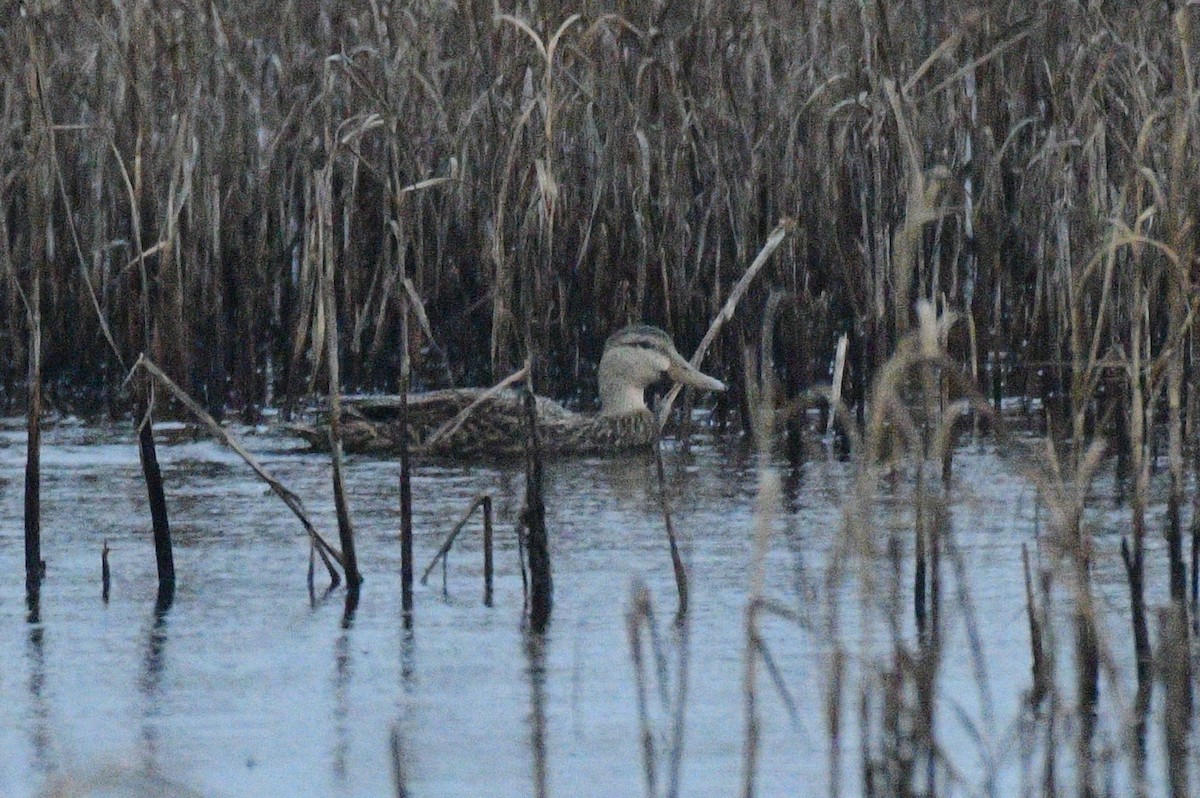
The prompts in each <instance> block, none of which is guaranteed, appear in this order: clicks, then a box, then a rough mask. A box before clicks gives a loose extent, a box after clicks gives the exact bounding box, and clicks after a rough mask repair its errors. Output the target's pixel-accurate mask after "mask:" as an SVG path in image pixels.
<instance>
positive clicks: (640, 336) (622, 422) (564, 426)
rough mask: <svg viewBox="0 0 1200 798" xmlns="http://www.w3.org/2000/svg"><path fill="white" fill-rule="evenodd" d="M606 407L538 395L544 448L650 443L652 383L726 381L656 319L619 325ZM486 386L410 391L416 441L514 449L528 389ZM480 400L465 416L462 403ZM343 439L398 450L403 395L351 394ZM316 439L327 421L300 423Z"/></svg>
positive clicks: (482, 451)
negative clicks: (683, 351)
mask: <svg viewBox="0 0 1200 798" xmlns="http://www.w3.org/2000/svg"><path fill="white" fill-rule="evenodd" d="M598 378H599V387H600V412H598V413H596V414H594V415H590V414H582V413H574V412H571V411H570V410H567V409H566V408H564V407H563V406H562V405H560V404H558V403H557V402H555V401H553V400H551V399H547V398H545V397H543V396H539V397H537V399H536V404H535V407H536V408H537V421H538V430H539V440H540V441H541V447H542V451H544V452H547V453H557V454H603V453H608V452H619V451H623V450H628V449H636V448H640V447H644V446H648V445H649V444H651V443H652V442H653V441H654V437H655V436H656V435H657V434H658V422H657V420H656V419H655V417H654V413H652V412H651V411H650V408H648V407H647V406H646V397H645V392H646V388H647V387H648V386H650V385H652V384H653V383H655V382H658V381H659V380H661V379H669V380H673V381H674V382H677V383H681V384H683V385H688V386H691V387H693V388H702V389H705V390H709V391H723V390H725V385H724V383H722V382H721V381H720V380H717V379H714V378H713V377H710V376H708V375H707V374H704V373H702V372H700V371H699V370H697V369H695V368H693V367H692V366H691V364H689V363H688V362H687V361H686V360H684V358H683V356H682V355H680V354H679V352H678V351H677V350H676V349H675V344H674V343H672V341H671V338H670V336H668V335H667V334H666V333H665V332H663V331H662V330H660V329H658V328H657V327H651V326H649V325H644V324H635V325H631V326H629V327H626V328H624V329H623V330H620V331H619V332H616V333H613V335H611V336H609V339H608V341H606V342H605V344H604V354H603V355H602V356H601V358H600V368H599V374H598ZM486 393H487V391H486V390H485V389H482V388H461V389H448V390H440V391H431V392H429V393H422V394H413V395H411V396H409V398H408V434H409V446H410V447H411V449H412V451H414V452H426V453H430V454H440V455H453V456H472V455H500V456H504V455H515V454H520V453H522V452H524V450H525V439H526V437H527V432H526V430H527V424H526V418H525V408H524V404H523V402H522V393H521V392H519V391H515V390H503V391H499V392H495V393H494V394H493V395H491V396H487V397H486V398H484V399H483V400H482V401H480V398H481V397H482V396H485V394H486ZM472 403H478V404H477V405H476V406H475V407H474V408H472V409H471V411H470V412H469V413H468V414H466V416H465V417H460V414H462V411H463V410H465V409H466V408H467V407H469V406H470V405H471V404H472ZM342 411H343V412H342V425H341V427H342V446H343V448H344V449H345V451H347V452H374V453H395V452H398V451H399V449H400V436H401V431H402V430H401V425H400V420H399V419H400V412H401V411H400V401H399V398H398V397H360V398H347V399H345V400H343V405H342ZM292 429H293V431H295V432H297V433H298V434H299V435H301V436H302V437H304V438H305V439H306V440H307V441H309V443H311V444H312V445H313V446H314V447H316V448H320V449H328V448H329V429H328V426H327V425H317V426H295V427H292Z"/></svg>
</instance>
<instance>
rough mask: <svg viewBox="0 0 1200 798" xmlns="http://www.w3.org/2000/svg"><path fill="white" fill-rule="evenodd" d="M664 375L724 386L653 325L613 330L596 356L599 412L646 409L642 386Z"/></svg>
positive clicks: (712, 387) (707, 386) (720, 388)
mask: <svg viewBox="0 0 1200 798" xmlns="http://www.w3.org/2000/svg"><path fill="white" fill-rule="evenodd" d="M664 378H666V379H670V380H673V381H675V382H678V383H682V384H683V385H690V386H691V387H693V388H702V389H704V390H706V391H723V390H725V383H723V382H721V381H720V380H718V379H714V378H713V377H710V376H708V375H707V374H705V373H703V372H701V371H699V370H697V369H695V368H693V367H692V366H691V364H689V363H688V362H687V360H685V359H684V357H683V355H681V354H679V352H678V351H677V350H676V349H675V344H674V343H673V342H672V341H671V338H670V336H668V335H667V334H666V333H665V332H663V331H662V330H660V329H658V328H657V327H651V326H649V325H645V324H634V325H631V326H629V327H626V328H625V329H623V330H620V331H618V332H615V333H613V334H612V335H611V336H609V338H608V340H607V341H606V342H605V344H604V354H603V355H602V356H601V357H600V373H599V382H600V413H601V414H602V415H606V416H620V415H627V414H630V413H637V412H640V411H644V410H648V408H647V407H646V388H647V387H648V386H649V385H652V384H653V383H656V382H658V381H659V380H661V379H664Z"/></svg>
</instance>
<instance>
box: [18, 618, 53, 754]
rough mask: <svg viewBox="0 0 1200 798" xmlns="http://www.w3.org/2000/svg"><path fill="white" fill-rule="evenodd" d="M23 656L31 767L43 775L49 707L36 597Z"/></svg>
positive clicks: (43, 644)
mask: <svg viewBox="0 0 1200 798" xmlns="http://www.w3.org/2000/svg"><path fill="white" fill-rule="evenodd" d="M28 620H29V626H28V636H27V638H26V647H25V651H26V656H27V658H28V660H29V705H30V709H31V710H32V713H31V714H32V718H31V720H32V723H31V725H30V728H31V735H30V736H31V740H30V741H31V742H32V744H33V758H34V767H35V769H36V771H37V773H38V774H39V775H40V776H42V777H45V776H46V775H47V774H49V773H50V772H51V771H52V769H53V760H52V757H51V750H50V740H51V738H50V721H49V718H50V707H49V704H48V702H47V700H46V648H45V634H46V630H45V627H44V626H43V625H42V622H41V619H40V613H39V607H38V603H37V601H36V600H34V601H33V602H31V604H30V608H29V616H28Z"/></svg>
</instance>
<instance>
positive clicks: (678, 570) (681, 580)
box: [654, 435, 688, 622]
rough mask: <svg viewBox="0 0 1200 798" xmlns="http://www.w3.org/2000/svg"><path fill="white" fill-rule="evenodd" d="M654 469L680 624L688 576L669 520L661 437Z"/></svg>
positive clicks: (655, 454) (669, 503)
mask: <svg viewBox="0 0 1200 798" xmlns="http://www.w3.org/2000/svg"><path fill="white" fill-rule="evenodd" d="M654 469H655V472H656V473H657V474H658V500H659V506H660V507H661V508H662V515H663V523H664V524H665V525H666V528H667V543H668V545H669V546H670V547H671V568H672V570H673V571H674V573H675V590H676V592H677V593H678V595H679V608H678V609H677V610H676V612H675V618H676V620H678V621H680V622H682V621H683V619H684V617H685V616H686V615H687V610H688V576H687V568H685V567H684V564H683V558H682V557H681V556H680V553H679V545H678V543H676V537H675V522H674V521H672V520H671V502H670V500H669V499H668V497H667V477H666V470H665V469H664V468H663V456H662V436H661V435H658V436H656V437H655V438H654Z"/></svg>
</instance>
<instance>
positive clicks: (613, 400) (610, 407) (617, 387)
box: [600, 381, 649, 416]
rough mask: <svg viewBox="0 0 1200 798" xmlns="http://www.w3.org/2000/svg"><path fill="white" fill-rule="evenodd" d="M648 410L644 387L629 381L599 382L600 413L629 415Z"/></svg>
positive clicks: (605, 414) (603, 414)
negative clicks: (618, 382) (617, 382)
mask: <svg viewBox="0 0 1200 798" xmlns="http://www.w3.org/2000/svg"><path fill="white" fill-rule="evenodd" d="M643 411H646V412H648V411H649V408H647V407H646V392H645V389H644V388H640V387H638V386H636V385H630V384H629V383H627V382H626V383H621V384H613V383H608V384H605V382H604V381H601V383H600V415H602V416H630V415H634V414H636V413H640V412H643Z"/></svg>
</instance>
